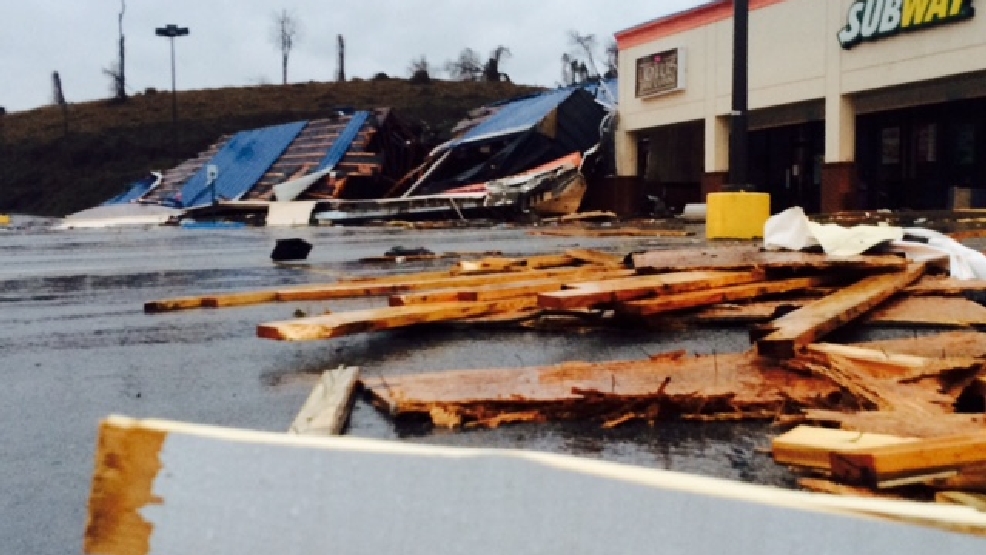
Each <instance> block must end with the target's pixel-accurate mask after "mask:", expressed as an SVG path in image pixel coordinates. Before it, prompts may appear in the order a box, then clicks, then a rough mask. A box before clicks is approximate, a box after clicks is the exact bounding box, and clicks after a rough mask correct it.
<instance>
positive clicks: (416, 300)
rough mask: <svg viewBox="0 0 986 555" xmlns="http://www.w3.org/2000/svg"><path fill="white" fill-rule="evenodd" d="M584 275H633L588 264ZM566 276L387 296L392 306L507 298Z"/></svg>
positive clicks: (552, 286)
mask: <svg viewBox="0 0 986 555" xmlns="http://www.w3.org/2000/svg"><path fill="white" fill-rule="evenodd" d="M583 275H584V276H592V277H593V278H596V279H616V278H624V277H630V276H632V275H634V271H633V270H606V269H603V268H587V269H586V273H585V274H583ZM567 279H569V278H550V279H540V280H535V281H517V282H508V283H494V284H491V285H475V286H472V287H458V288H452V289H439V290H428V291H421V292H417V293H404V294H402V295H394V296H392V297H391V298H390V305H391V306H408V305H415V304H423V303H434V302H455V301H489V300H497V299H509V298H513V297H522V296H525V295H536V294H538V293H545V292H549V291H560V290H561V289H562V288H563V287H564V284H565V281H566V280H567Z"/></svg>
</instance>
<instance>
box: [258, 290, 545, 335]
mask: <svg viewBox="0 0 986 555" xmlns="http://www.w3.org/2000/svg"><path fill="white" fill-rule="evenodd" d="M536 305H537V301H536V299H534V298H533V297H530V298H520V299H506V300H502V301H486V302H475V303H436V304H423V305H417V306H398V307H385V308H372V309H367V310H353V311H349V312H337V313H334V314H327V315H325V316H315V317H313V318H298V319H297V320H287V321H284V322H271V323H267V324H261V325H260V326H258V327H257V336H258V337H261V338H264V339H275V340H279V341H315V340H319V339H332V338H334V337H342V336H344V335H353V334H357V333H369V332H374V331H382V330H388V329H394V328H401V327H407V326H412V325H414V324H424V323H428V322H441V321H446V320H457V319H460V318H468V317H472V316H481V315H484V314H491V313H497V312H508V311H515V310H522V309H525V308H534V307H535V306H536Z"/></svg>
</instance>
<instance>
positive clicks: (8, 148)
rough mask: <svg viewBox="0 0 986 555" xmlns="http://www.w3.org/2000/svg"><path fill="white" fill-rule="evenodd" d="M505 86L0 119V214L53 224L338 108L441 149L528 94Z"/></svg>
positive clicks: (454, 85) (150, 103)
mask: <svg viewBox="0 0 986 555" xmlns="http://www.w3.org/2000/svg"><path fill="white" fill-rule="evenodd" d="M534 90H535V89H534V88H532V87H526V86H518V85H513V84H509V83H461V82H444V81H435V82H432V83H431V84H429V85H412V84H409V83H408V82H406V81H403V80H396V79H394V80H382V81H356V82H348V83H307V84H297V85H287V86H275V85H266V86H259V87H244V88H229V89H215V90H202V91H187V92H179V93H178V120H179V121H178V124H177V126H174V125H172V122H171V93H170V91H168V92H165V91H159V92H157V93H154V94H141V95H137V96H134V97H132V98H131V99H130V100H129V101H128V102H126V103H124V104H112V103H110V102H106V101H101V102H89V103H80V104H72V105H70V106H69V109H68V133H67V134H66V132H65V120H64V118H63V116H62V112H61V110H60V109H59V108H58V107H54V106H49V107H45V108H39V109H37V110H31V111H28V112H18V113H13V114H8V115H6V116H5V117H3V118H2V119H0V125H2V126H3V127H2V128H0V213H7V212H17V213H27V214H37V215H46V216H62V215H65V214H68V213H71V212H75V211H78V210H81V209H84V208H88V207H90V206H94V205H96V204H98V203H100V202H102V201H103V200H106V199H107V198H109V197H111V196H113V195H114V194H117V193H118V192H121V191H122V190H124V189H125V188H126V186H127V184H128V183H130V182H132V181H134V180H135V179H138V178H139V177H141V176H143V175H146V173H147V172H148V171H149V170H152V169H166V168H171V167H174V166H175V165H177V164H178V163H180V162H181V161H182V160H185V159H186V158H190V157H192V156H195V155H196V154H197V153H198V152H200V151H201V150H204V149H205V148H206V147H208V146H209V145H210V144H212V143H213V142H214V141H215V140H216V139H217V138H218V137H219V136H220V135H222V134H224V133H232V132H235V131H240V130H243V129H250V128H254V127H260V126H264V125H271V124H275V123H285V122H289V121H296V120H301V119H314V118H318V117H324V116H325V115H326V114H327V113H328V112H331V111H334V110H336V109H339V108H342V107H351V108H355V109H366V108H375V107H391V108H394V109H395V110H396V111H397V113H398V114H399V115H400V116H401V117H402V118H403V119H405V120H406V121H408V122H410V123H412V124H418V125H420V126H421V129H422V131H423V134H424V135H425V138H426V140H443V139H444V138H446V137H447V136H448V132H449V130H450V129H451V128H452V126H453V125H454V124H455V123H456V122H457V121H458V120H460V119H461V118H463V117H464V116H465V114H466V112H468V111H469V110H471V109H472V108H476V107H478V106H481V105H483V104H486V103H489V102H492V101H495V100H501V99H505V98H512V97H515V96H520V95H524V94H529V93H531V92H533V91H534Z"/></svg>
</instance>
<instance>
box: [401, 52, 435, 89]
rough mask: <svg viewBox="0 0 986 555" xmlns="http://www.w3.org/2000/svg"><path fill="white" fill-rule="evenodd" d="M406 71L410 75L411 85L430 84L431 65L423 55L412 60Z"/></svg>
mask: <svg viewBox="0 0 986 555" xmlns="http://www.w3.org/2000/svg"><path fill="white" fill-rule="evenodd" d="M407 71H408V73H410V74H411V79H410V81H411V83H412V84H415V85H427V84H428V83H431V65H430V64H429V63H428V58H426V57H425V56H424V54H422V55H421V57H420V58H414V59H412V60H411V65H409V66H408V68H407Z"/></svg>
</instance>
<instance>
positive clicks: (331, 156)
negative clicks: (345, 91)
mask: <svg viewBox="0 0 986 555" xmlns="http://www.w3.org/2000/svg"><path fill="white" fill-rule="evenodd" d="M368 119H370V112H356V113H355V114H353V117H352V119H350V120H349V123H348V124H346V128H345V129H343V130H342V133H339V138H337V139H336V140H335V142H333V143H332V147H330V148H329V151H328V152H326V153H325V158H323V159H322V162H321V163H319V165H318V167H317V168H315V172H320V171H323V170H330V169H332V168H334V167H335V166H336V164H338V163H339V162H340V161H342V159H343V157H344V156H346V152H348V151H349V147H350V146H352V144H353V141H355V140H356V136H357V135H359V132H360V129H363V125H365V124H366V120H368ZM315 172H312V173H315Z"/></svg>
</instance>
